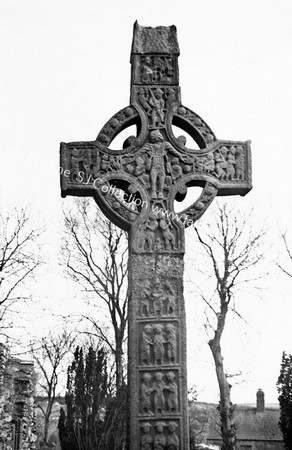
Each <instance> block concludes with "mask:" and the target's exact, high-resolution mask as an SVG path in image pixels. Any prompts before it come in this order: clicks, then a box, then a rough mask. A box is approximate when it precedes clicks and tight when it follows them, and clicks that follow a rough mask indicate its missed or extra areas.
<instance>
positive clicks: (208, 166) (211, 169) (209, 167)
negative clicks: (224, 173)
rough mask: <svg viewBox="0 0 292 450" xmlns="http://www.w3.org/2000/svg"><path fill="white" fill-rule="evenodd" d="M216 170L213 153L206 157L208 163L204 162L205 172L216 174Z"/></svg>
mask: <svg viewBox="0 0 292 450" xmlns="http://www.w3.org/2000/svg"><path fill="white" fill-rule="evenodd" d="M214 169H215V162H214V155H213V153H208V155H207V156H206V161H205V162H204V170H205V172H207V173H212V172H214Z"/></svg>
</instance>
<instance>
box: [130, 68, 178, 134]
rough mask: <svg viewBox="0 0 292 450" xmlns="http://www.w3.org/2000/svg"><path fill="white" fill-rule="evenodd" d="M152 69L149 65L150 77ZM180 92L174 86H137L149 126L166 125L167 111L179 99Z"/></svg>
mask: <svg viewBox="0 0 292 450" xmlns="http://www.w3.org/2000/svg"><path fill="white" fill-rule="evenodd" d="M151 70H152V69H151V68H150V67H149V66H148V67H147V72H148V73H147V76H148V77H151V73H150V71H151ZM145 75H146V74H145ZM178 92H179V91H178V90H177V89H176V88H174V87H167V88H166V87H162V86H160V87H156V86H151V87H150V86H149V87H145V86H144V87H139V88H136V91H135V95H136V98H137V100H138V102H139V103H140V105H141V106H142V108H143V109H144V111H145V113H146V115H147V117H148V122H149V128H162V127H164V126H165V115H166V111H167V109H168V108H169V107H170V105H171V104H172V103H174V102H176V101H177V99H178Z"/></svg>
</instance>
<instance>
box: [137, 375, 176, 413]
mask: <svg viewBox="0 0 292 450" xmlns="http://www.w3.org/2000/svg"><path fill="white" fill-rule="evenodd" d="M140 410H141V413H142V414H149V415H154V414H163V413H167V414H175V413H177V412H178V386H177V383H176V381H175V373H174V372H168V373H166V374H163V373H162V372H155V373H154V375H153V376H152V375H151V374H150V373H148V372H146V373H144V374H143V375H142V379H141V386H140Z"/></svg>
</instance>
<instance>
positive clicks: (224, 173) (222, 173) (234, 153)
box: [194, 145, 245, 181]
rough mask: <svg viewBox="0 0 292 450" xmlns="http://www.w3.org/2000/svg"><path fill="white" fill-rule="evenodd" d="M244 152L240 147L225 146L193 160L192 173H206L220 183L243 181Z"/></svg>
mask: <svg viewBox="0 0 292 450" xmlns="http://www.w3.org/2000/svg"><path fill="white" fill-rule="evenodd" d="M244 159H245V158H244V150H243V147H242V146H237V147H236V146H234V145H232V146H230V147H227V146H225V145H223V146H221V147H220V148H217V149H216V150H215V151H214V152H212V153H208V154H207V155H204V156H197V157H195V159H194V171H195V172H201V173H207V174H210V175H213V176H215V177H216V178H219V180H222V181H233V180H234V181H235V180H238V181H240V180H244Z"/></svg>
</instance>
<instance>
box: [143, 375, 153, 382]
mask: <svg viewBox="0 0 292 450" xmlns="http://www.w3.org/2000/svg"><path fill="white" fill-rule="evenodd" d="M151 379H152V376H151V375H150V373H148V372H146V373H144V374H143V376H142V380H143V381H145V382H146V383H149V381H151Z"/></svg>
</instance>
